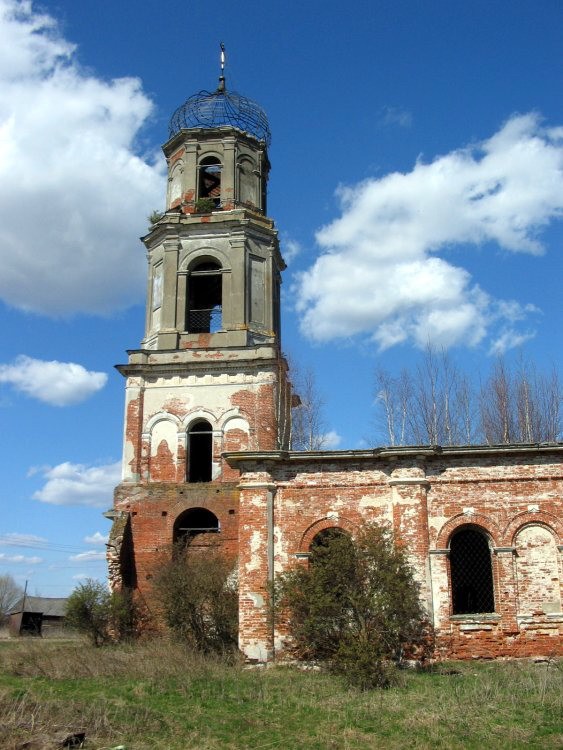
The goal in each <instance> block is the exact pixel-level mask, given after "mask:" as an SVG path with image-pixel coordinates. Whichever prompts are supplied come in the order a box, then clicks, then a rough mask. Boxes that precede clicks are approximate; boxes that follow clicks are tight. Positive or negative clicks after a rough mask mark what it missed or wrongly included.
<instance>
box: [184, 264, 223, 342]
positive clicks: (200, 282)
mask: <svg viewBox="0 0 563 750" xmlns="http://www.w3.org/2000/svg"><path fill="white" fill-rule="evenodd" d="M222 302H223V279H222V274H221V266H219V265H218V264H217V263H212V262H210V263H201V264H200V265H199V266H197V267H196V268H195V269H194V270H193V271H192V272H191V273H190V276H189V293H188V315H187V330H188V331H189V333H216V332H217V331H219V330H221V325H222V309H223V306H222Z"/></svg>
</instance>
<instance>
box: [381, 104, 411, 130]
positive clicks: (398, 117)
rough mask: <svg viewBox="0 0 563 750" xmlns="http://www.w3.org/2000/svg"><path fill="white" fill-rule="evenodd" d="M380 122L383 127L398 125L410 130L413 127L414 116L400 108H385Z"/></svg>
mask: <svg viewBox="0 0 563 750" xmlns="http://www.w3.org/2000/svg"><path fill="white" fill-rule="evenodd" d="M380 122H381V124H382V125H398V126H399V127H401V128H410V126H411V125H412V114H411V113H410V112H407V110H405V109H400V108H399V107H389V106H386V107H383V108H382V110H381V118H380Z"/></svg>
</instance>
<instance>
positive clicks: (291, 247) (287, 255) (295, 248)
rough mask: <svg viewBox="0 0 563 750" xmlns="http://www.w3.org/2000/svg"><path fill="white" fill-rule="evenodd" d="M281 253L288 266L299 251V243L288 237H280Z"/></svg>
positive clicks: (300, 249) (300, 248)
mask: <svg viewBox="0 0 563 750" xmlns="http://www.w3.org/2000/svg"><path fill="white" fill-rule="evenodd" d="M281 249H282V255H283V259H284V260H285V262H286V263H287V265H288V266H289V265H290V264H291V263H292V262H293V261H294V260H295V258H296V257H297V256H298V255H299V254H300V253H301V251H302V249H303V248H302V247H301V243H299V242H297V240H292V239H291V238H290V237H287V236H285V237H283V238H282V248H281Z"/></svg>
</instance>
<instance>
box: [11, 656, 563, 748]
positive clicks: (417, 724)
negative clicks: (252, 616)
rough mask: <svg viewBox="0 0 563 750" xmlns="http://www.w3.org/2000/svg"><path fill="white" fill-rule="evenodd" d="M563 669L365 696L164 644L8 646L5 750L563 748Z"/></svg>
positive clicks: (413, 675)
mask: <svg viewBox="0 0 563 750" xmlns="http://www.w3.org/2000/svg"><path fill="white" fill-rule="evenodd" d="M562 688H563V665H561V664H557V663H555V662H544V663H541V664H534V663H532V662H529V661H519V662H504V663H490V662H489V663H455V664H452V663H449V664H447V665H439V666H436V667H435V668H434V669H433V670H432V671H429V672H416V671H414V670H405V671H401V672H400V684H399V686H397V687H394V688H391V689H388V690H382V691H375V692H371V693H359V692H355V691H351V690H349V689H347V688H345V687H344V686H343V684H342V683H341V682H340V681H339V680H338V679H337V678H335V677H332V676H330V675H326V674H322V673H320V672H317V671H303V670H298V669H293V668H289V667H285V668H284V667H275V668H269V669H245V668H243V665H241V664H232V663H231V664H224V663H220V662H219V661H214V660H209V659H202V658H198V657H196V656H194V655H193V654H189V653H186V651H185V650H184V649H182V648H181V647H180V646H178V645H174V644H171V643H167V642H152V643H145V644H135V645H132V646H115V647H108V648H103V649H93V648H92V647H90V646H88V645H86V644H85V643H81V642H76V641H75V642H68V643H62V642H61V643H57V642H47V641H44V642H41V641H39V642H38V641H17V642H14V641H11V642H0V747H1V748H2V749H3V750H4V749H7V748H16V747H18V744H21V743H22V742H24V741H31V740H36V741H37V744H36V745H35V746H32V747H36V748H42V750H43V748H45V750H46V748H48V747H54V746H55V745H53V744H43V745H42V744H41V743H40V740H42V739H43V740H44V741H45V742H46V743H47V739H48V740H49V741H50V742H51V743H52V742H53V740H54V739H60V738H61V737H64V736H65V735H66V734H68V733H70V732H73V731H78V730H81V731H85V733H86V744H85V748H92V749H94V748H97V749H98V750H101V748H115V747H117V746H120V745H122V746H124V747H125V748H126V749H127V750H148V749H149V748H151V750H153V749H154V748H157V749H158V750H186V749H187V748H194V749H195V748H197V749H198V750H212V749H213V750H215V749H217V750H218V749H219V748H221V749H222V750H235V749H237V750H238V749H240V748H249V749H252V750H261V749H263V750H266V748H268V749H272V748H284V750H285V749H289V750H293V749H296V750H299V749H300V748H307V750H309V749H311V750H313V749H315V750H327V749H331V748H337V749H338V750H360V749H361V750H365V749H366V748H390V749H394V748H405V747H408V748H448V749H449V748H454V747H461V748H480V749H481V748H484V747H487V748H491V749H492V750H496V749H497V748H511V750H515V749H517V748H558V749H559V748H561V747H563V725H562V693H563V690H562Z"/></svg>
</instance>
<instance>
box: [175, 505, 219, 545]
mask: <svg viewBox="0 0 563 750" xmlns="http://www.w3.org/2000/svg"><path fill="white" fill-rule="evenodd" d="M219 531H220V529H219V519H218V518H217V516H216V515H215V514H214V513H212V512H211V511H210V510H207V508H188V510H185V511H184V512H183V513H180V515H179V516H178V518H177V519H176V521H175V522H174V530H173V534H174V536H173V542H174V544H175V545H176V544H178V543H183V544H191V543H192V542H193V540H194V539H195V537H199V536H200V535H205V534H218V533H219ZM202 541H203V538H202Z"/></svg>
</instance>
